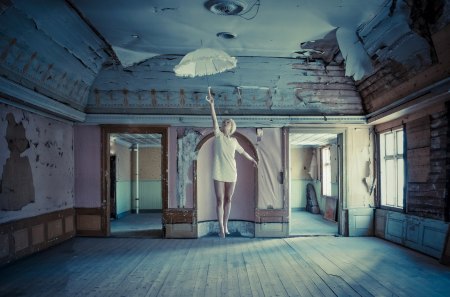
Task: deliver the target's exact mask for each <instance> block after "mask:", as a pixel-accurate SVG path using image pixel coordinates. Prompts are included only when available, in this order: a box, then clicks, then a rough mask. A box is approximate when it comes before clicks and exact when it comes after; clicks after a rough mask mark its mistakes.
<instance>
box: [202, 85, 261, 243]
mask: <svg viewBox="0 0 450 297" xmlns="http://www.w3.org/2000/svg"><path fill="white" fill-rule="evenodd" d="M206 101H208V102H209V105H210V107H211V117H212V121H213V127H214V160H213V174H212V177H213V180H214V191H215V194H216V199H217V209H216V210H217V220H218V221H219V236H220V237H222V238H224V237H225V234H230V233H229V231H228V218H229V217H230V209H231V198H232V197H233V192H234V188H235V186H236V179H237V171H236V160H235V159H234V154H235V152H236V151H237V152H238V153H240V154H242V155H243V156H244V157H245V158H247V159H248V160H250V161H251V162H253V163H254V165H255V166H256V165H257V164H258V163H257V162H256V161H255V159H253V158H252V156H250V155H249V154H248V153H247V152H245V151H244V149H243V148H242V147H241V146H240V145H239V143H238V141H237V140H236V138H234V137H231V135H232V134H233V133H234V131H236V123H235V122H234V120H232V119H225V120H223V122H222V128H221V129H219V124H218V123H217V116H216V111H215V110H214V97H213V96H212V94H211V88H208V96H206Z"/></svg>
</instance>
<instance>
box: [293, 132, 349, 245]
mask: <svg viewBox="0 0 450 297" xmlns="http://www.w3.org/2000/svg"><path fill="white" fill-rule="evenodd" d="M342 138H343V135H342V133H338V132H324V131H307V130H305V131H295V130H294V131H292V130H291V131H290V133H289V158H288V159H289V170H290V172H289V176H290V181H289V197H290V203H289V205H290V220H289V235H290V236H318V235H327V236H335V235H337V234H338V233H339V215H338V214H339V206H340V197H341V176H340V175H341V169H342V165H341V164H342Z"/></svg>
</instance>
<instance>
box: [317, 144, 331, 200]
mask: <svg viewBox="0 0 450 297" xmlns="http://www.w3.org/2000/svg"><path fill="white" fill-rule="evenodd" d="M324 149H326V150H328V157H329V160H328V161H329V163H328V167H329V170H328V172H329V176H328V188H329V193H325V190H324V189H325V187H324V186H325V183H324V179H325V178H324V176H325V168H324V167H325V164H326V163H325V160H324V157H323V150H324ZM320 165H321V166H320V173H321V174H320V177H321V179H320V182H321V191H322V196H324V197H332V193H331V190H332V187H331V186H332V185H331V146H330V145H326V146H323V147H321V148H320Z"/></svg>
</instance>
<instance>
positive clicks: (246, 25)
mask: <svg viewBox="0 0 450 297" xmlns="http://www.w3.org/2000/svg"><path fill="white" fill-rule="evenodd" d="M72 2H73V3H74V5H75V6H76V7H77V8H78V9H79V10H80V12H81V13H82V15H84V17H85V18H86V19H87V20H88V21H89V22H90V23H91V24H93V26H94V27H95V28H96V29H97V30H98V31H99V32H100V33H101V34H102V35H103V36H104V37H105V39H106V40H107V41H108V42H109V43H110V44H111V45H112V47H113V49H114V50H115V52H116V54H117V56H118V58H119V59H120V61H121V63H122V65H123V66H124V67H128V66H131V65H133V64H136V63H140V62H142V61H143V60H146V59H148V58H149V57H151V56H154V55H157V54H159V55H164V54H176V55H185V54H186V53H188V52H189V51H192V50H194V49H197V48H200V47H202V46H203V47H212V48H219V49H223V50H225V51H226V52H228V53H229V54H230V55H233V56H260V57H291V56H292V54H293V53H294V52H296V51H298V50H300V49H301V47H300V44H301V43H304V42H308V41H313V40H318V39H321V38H323V37H324V36H325V35H326V34H327V33H329V32H330V31H333V30H335V29H336V28H339V30H338V32H339V31H341V30H342V32H343V33H342V34H339V35H338V36H343V35H346V36H347V37H345V38H344V37H343V38H340V39H341V40H340V46H341V49H342V48H345V49H346V52H347V53H348V54H349V55H352V56H353V57H354V56H355V55H356V54H359V55H362V56H364V55H363V53H360V52H361V51H362V49H361V47H360V45H358V44H356V45H355V44H354V41H355V39H356V38H357V37H356V34H355V32H356V30H357V28H358V27H359V26H360V25H361V24H363V23H364V22H367V21H369V20H370V19H372V18H373V17H374V16H375V15H376V14H377V13H378V12H379V11H380V10H381V9H382V8H383V7H384V6H386V0H375V1H367V2H365V3H364V5H361V1H360V0H341V1H329V0H314V1H310V0H281V1H261V5H260V7H259V10H258V12H257V14H256V16H255V17H254V18H253V19H251V20H246V19H244V18H242V17H239V16H219V15H215V14H213V13H211V12H210V11H208V10H207V9H206V8H205V7H204V2H205V1H184V0H170V1H167V0H166V1H144V0H138V1H132V2H127V3H126V4H125V3H124V2H123V1H119V0H113V1H106V0H100V1H89V0H72ZM247 2H248V3H249V4H253V3H254V2H256V1H253V0H248V1H247ZM252 13H253V12H252ZM249 14H250V13H249ZM253 14H254V13H253ZM218 32H231V33H234V34H236V35H237V38H236V39H230V40H225V39H220V38H218V37H217V36H216V34H217V33H218ZM351 34H353V36H350V37H348V35H351ZM358 63H360V64H361V67H360V68H361V69H362V72H361V70H359V69H356V68H358V67H357V64H358ZM351 65H352V70H350V71H349V75H353V74H355V75H357V76H358V78H359V77H361V73H365V71H366V70H367V68H368V66H367V61H366V59H360V58H354V59H353V60H352V63H351ZM369 70H370V69H369Z"/></svg>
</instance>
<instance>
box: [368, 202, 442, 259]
mask: <svg viewBox="0 0 450 297" xmlns="http://www.w3.org/2000/svg"><path fill="white" fill-rule="evenodd" d="M448 229H449V223H446V222H444V221H439V220H434V219H427V218H422V217H418V216H413V215H408V214H404V213H400V212H395V211H390V210H383V209H376V210H375V235H376V236H377V237H382V238H384V239H386V240H389V241H392V242H395V243H397V244H400V245H403V246H406V247H409V248H411V249H413V250H416V251H419V252H422V253H424V254H427V255H429V256H432V257H434V258H436V259H441V258H442V256H443V255H444V248H445V244H446V238H447V232H448Z"/></svg>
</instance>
